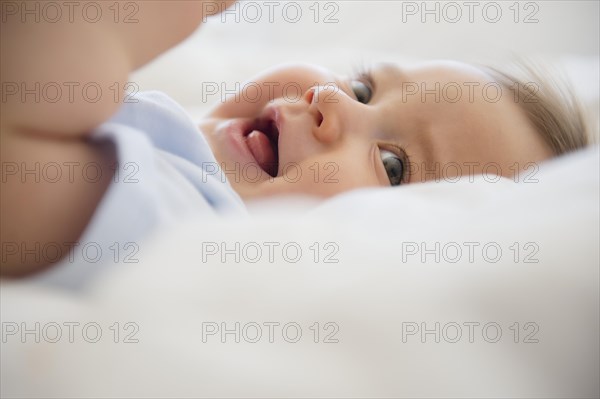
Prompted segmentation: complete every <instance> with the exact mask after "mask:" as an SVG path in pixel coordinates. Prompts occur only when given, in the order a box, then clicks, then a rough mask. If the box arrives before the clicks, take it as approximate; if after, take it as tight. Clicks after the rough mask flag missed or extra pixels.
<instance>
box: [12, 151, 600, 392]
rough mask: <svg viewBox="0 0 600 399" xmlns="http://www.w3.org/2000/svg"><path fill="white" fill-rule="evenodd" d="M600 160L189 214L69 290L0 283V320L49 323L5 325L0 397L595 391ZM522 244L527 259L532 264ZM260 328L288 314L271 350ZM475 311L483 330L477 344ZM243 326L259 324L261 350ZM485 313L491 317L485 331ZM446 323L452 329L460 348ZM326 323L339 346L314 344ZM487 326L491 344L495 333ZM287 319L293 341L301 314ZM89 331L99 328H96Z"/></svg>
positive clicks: (251, 328)
mask: <svg viewBox="0 0 600 399" xmlns="http://www.w3.org/2000/svg"><path fill="white" fill-rule="evenodd" d="M598 171H599V157H598V147H595V148H592V149H590V150H588V151H586V152H582V153H579V154H576V155H574V156H571V157H565V158H563V159H559V160H557V161H554V162H551V163H548V164H546V165H543V166H542V168H541V170H540V171H539V173H538V174H537V175H536V178H537V179H538V180H539V182H538V183H534V184H525V183H520V184H515V183H513V182H510V181H507V180H502V181H501V182H499V183H489V182H486V180H485V179H482V178H480V179H477V180H475V181H474V182H469V180H468V179H467V180H463V181H462V182H460V183H456V184H452V183H448V182H445V183H442V182H441V183H435V182H433V183H429V184H422V185H414V186H410V187H406V188H401V189H398V190H364V191H362V192H354V193H349V194H347V195H343V196H340V197H337V198H335V199H333V200H330V201H328V202H326V203H325V204H323V205H322V206H320V207H318V208H317V209H315V210H313V211H312V212H311V213H310V216H308V217H307V216H306V215H305V213H301V214H300V215H299V216H287V217H284V216H282V215H283V214H284V213H285V212H283V211H284V210H285V211H286V212H289V211H290V208H293V207H291V206H287V207H285V209H283V210H281V209H280V210H281V211H282V212H283V213H279V216H278V217H277V218H274V217H273V218H266V217H262V218H258V217H256V218H249V219H247V220H230V221H226V222H223V223H220V224H214V223H212V222H209V223H206V222H204V221H203V220H191V221H190V222H189V224H187V225H186V226H180V228H178V229H175V230H174V231H169V232H165V233H164V234H161V235H159V236H158V237H155V238H154V239H153V240H151V241H149V242H142V243H139V247H140V252H139V253H138V254H137V255H136V256H135V258H137V259H139V261H140V262H139V263H137V264H131V263H128V264H125V263H124V264H122V265H120V266H121V267H118V268H113V270H114V272H111V273H110V274H107V275H105V278H104V279H102V280H99V281H98V282H97V284H96V285H95V286H94V288H93V289H92V290H91V291H90V292H87V293H83V294H82V296H79V297H70V296H68V295H66V294H64V293H61V292H50V291H45V290H43V289H40V288H39V287H37V288H36V287H34V286H30V285H29V284H28V283H27V282H21V283H7V282H2V285H1V288H2V289H1V299H2V300H1V311H2V313H1V314H2V322H3V328H5V326H7V324H6V323H7V322H12V323H17V324H19V327H21V325H20V323H23V322H24V323H26V324H25V326H26V327H28V328H30V329H31V328H33V326H34V324H33V323H34V322H35V321H38V322H40V323H41V324H40V341H41V342H40V343H35V342H33V341H34V335H32V334H29V335H26V336H25V339H24V341H25V343H22V342H21V341H22V336H21V335H20V334H21V331H19V332H18V333H16V334H14V335H6V336H5V337H4V338H5V340H6V343H4V342H3V343H2V364H1V365H2V374H1V376H2V381H1V382H2V395H3V396H7V397H35V396H59V397H83V396H86V397H89V396H102V397H105V396H106V397H117V396H118V397H124V396H138V397H139V396H143V397H147V396H152V397H162V396H169V397H232V396H244V397H280V396H286V397H287V396H292V397H306V396H320V397H329V396H336V397H340V396H341V397H360V396H369V397H373V396H394V397H432V396H444V397H452V396H454V397H469V396H471V397H507V396H518V397H540V396H541V397H597V396H598V394H599V387H598V379H597V376H598V373H599V371H600V370H599V366H598V358H599V347H598V334H599V331H598V321H599V317H598V315H599V305H598V304H599V294H598V278H599V266H598V264H599V253H598V241H599V238H600V237H599V233H598V226H599V223H600V219H599V211H598V203H599V172H598ZM203 242H204V243H205V244H204V246H203V245H202V243H203ZM208 242H214V243H217V245H219V244H220V243H221V242H225V243H226V245H227V246H228V247H227V248H234V247H235V243H236V242H239V243H240V248H243V247H244V245H248V244H249V243H256V244H257V245H258V246H262V247H263V248H264V244H263V243H264V242H278V243H280V246H279V247H277V248H282V247H283V245H285V244H286V243H296V244H297V245H298V246H299V247H300V248H301V249H302V251H303V255H302V256H301V257H300V259H299V261H298V262H297V263H291V261H286V260H285V259H284V258H283V256H282V254H281V252H279V251H278V250H277V251H275V259H274V261H273V262H272V263H271V262H270V261H269V258H268V255H267V253H266V252H265V253H264V254H263V257H262V258H261V260H260V261H258V262H257V263H251V262H250V261H251V260H252V259H251V258H254V257H255V254H256V253H255V252H246V255H245V257H244V253H243V251H240V257H241V259H240V260H239V263H238V262H236V260H235V259H234V256H233V255H231V254H230V255H228V256H226V259H225V262H222V261H221V258H220V256H219V254H217V255H210V254H209V252H207V249H213V247H210V248H209V247H207V246H206V245H207V244H206V243H208ZM314 242H317V243H319V246H320V248H321V252H320V254H319V261H318V262H315V259H314V251H312V250H311V249H310V246H311V245H313V243H314ZM412 242H415V243H417V244H419V243H421V242H425V243H426V244H425V245H427V248H434V247H435V243H436V242H439V243H440V245H441V248H443V246H444V245H447V244H449V243H457V244H459V246H463V244H462V243H464V242H477V243H479V244H480V246H479V247H476V248H482V247H483V245H485V244H487V243H496V244H494V245H498V246H499V247H500V248H501V249H502V251H503V254H502V256H500V258H499V260H498V261H497V262H495V263H492V258H494V257H496V255H495V252H494V251H492V250H490V252H489V253H487V256H488V257H487V258H486V257H485V256H484V255H483V254H482V253H481V251H479V250H476V251H475V252H474V261H473V262H471V261H470V259H469V257H468V255H467V253H464V254H463V256H462V257H461V258H460V259H459V260H458V261H457V262H456V263H452V261H453V258H454V257H455V253H451V252H446V253H445V255H444V253H443V251H441V252H440V257H441V259H440V262H439V263H438V262H436V260H435V259H434V256H432V255H428V256H426V259H425V262H423V261H422V260H421V258H420V256H414V255H410V254H409V252H410V251H409V252H407V251H406V250H407V247H406V245H407V243H412ZM515 242H517V243H518V245H519V248H520V254H519V257H518V262H515V259H514V256H515V253H514V251H512V250H511V249H510V247H511V245H513V243H515ZM326 243H333V244H334V246H333V248H334V249H335V248H337V249H338V252H337V253H336V254H335V255H334V256H333V258H331V259H337V260H338V263H325V262H324V255H325V254H329V253H330V252H331V249H329V250H328V251H325V249H324V245H325V244H326ZM403 243H404V247H403ZM527 243H533V244H534V249H535V248H537V249H538V251H537V252H536V253H535V254H533V255H532V256H531V257H530V258H529V260H538V263H525V262H524V261H525V255H527V254H531V252H532V249H531V248H529V249H527V248H525V245H526V244H527ZM271 245H274V244H271ZM471 245H474V244H471ZM247 248H248V251H250V249H251V247H247ZM411 248H412V247H411ZM447 248H450V247H447ZM474 248H475V247H474ZM490 248H491V247H490ZM408 249H410V248H408ZM403 254H404V255H403ZM203 256H204V257H205V259H204V260H205V261H206V262H205V263H203V262H202V261H203ZM288 256H289V257H290V258H293V257H295V256H296V255H295V254H294V252H293V251H290V252H289V253H288ZM403 256H405V261H403ZM87 266H89V265H87ZM94 267H96V266H94ZM69 321H70V322H78V323H80V325H79V326H78V327H77V329H76V330H75V334H74V342H73V343H69V342H68V339H67V338H68V336H67V332H68V329H67V327H62V332H63V336H62V338H61V340H60V341H59V342H58V343H50V342H48V339H47V338H51V339H52V338H53V337H54V336H55V333H54V332H53V331H54V330H52V328H54V327H52V326H53V325H50V324H49V323H52V322H55V323H58V324H59V325H62V326H64V324H63V323H64V322H69ZM89 322H95V323H98V326H99V327H100V328H101V330H102V333H103V335H102V337H101V339H100V340H99V342H98V343H88V342H86V340H85V339H84V338H83V336H82V331H81V328H82V327H83V326H84V325H85V324H86V323H89ZM115 322H119V323H120V325H119V328H118V330H119V331H120V335H119V337H118V339H117V341H118V342H119V343H114V342H113V341H114V331H113V330H111V329H110V327H111V326H113V329H114V328H115V327H114V323H115ZM127 322H131V323H135V326H138V327H139V331H137V333H136V334H135V335H133V338H136V339H138V340H139V342H138V343H123V340H124V339H125V336H126V333H132V332H134V327H135V326H134V325H129V326H128V328H127V329H125V323H127ZM235 322H239V323H240V337H239V339H240V343H236V342H235V336H234V335H232V334H229V335H225V337H224V338H223V339H224V341H225V343H223V342H222V339H221V335H219V334H217V335H207V336H205V337H204V338H205V339H204V341H205V342H203V335H202V332H203V327H204V328H205V332H206V331H208V330H206V329H207V328H209V327H214V326H215V324H211V323H216V325H218V326H219V328H220V327H221V324H220V323H226V325H225V327H227V328H230V329H233V328H234V327H235ZM265 322H267V323H268V322H277V323H280V324H279V325H278V326H275V327H274V328H275V330H274V333H275V334H274V338H273V341H274V342H272V343H271V342H269V339H268V332H269V330H268V325H265V324H264V323H265ZM315 322H318V323H319V327H318V329H319V331H320V335H319V337H318V343H315V342H314V339H315V337H314V331H313V330H311V329H310V327H311V326H313V329H314V328H316V327H314V323H315ZM328 322H330V323H335V324H331V325H328V326H327V328H325V323H328ZM436 322H439V323H440V330H439V331H440V332H439V341H440V342H439V343H436V342H435V335H433V334H429V335H425V336H424V337H423V336H421V335H419V334H416V335H406V334H408V333H409V332H411V331H412V330H411V328H413V327H415V326H418V327H419V328H420V329H421V327H422V325H421V323H426V324H425V327H426V328H429V329H434V328H435V323H436ZM470 322H473V323H479V325H474V324H472V325H473V326H474V327H473V328H474V330H473V331H474V334H473V338H472V340H473V342H470V340H469V330H468V328H469V327H468V326H469V324H465V323H470ZM515 322H517V323H519V325H518V329H519V331H520V333H519V335H518V337H517V338H515V332H514V328H515V325H514V323H515ZM203 323H209V324H203ZM248 323H257V324H258V325H259V326H261V329H262V334H263V335H262V337H261V339H259V340H258V342H256V343H251V342H250V341H252V340H253V339H254V338H255V335H256V334H255V333H256V329H255V325H254V324H248ZM286 323H298V325H299V326H300V328H301V329H302V336H301V338H300V340H299V341H298V342H297V343H289V342H287V341H286V339H285V338H284V337H283V335H282V330H281V329H282V327H283V326H284V325H285V324H286ZM413 323H416V324H413ZM454 323H456V324H454ZM487 323H497V324H488V325H487V327H486V328H487V329H486V334H485V336H484V335H483V334H484V333H483V326H484V325H486V324H487ZM526 323H534V324H527V325H526ZM457 325H458V326H460V328H461V332H462V336H461V337H460V338H459V339H458V342H456V343H453V342H452V341H454V340H456V338H457V337H456V332H457V331H458V330H457V329H456V326H457ZM336 326H337V327H338V328H339V330H337V332H336V334H335V335H334V336H333V338H335V339H338V340H339V342H338V343H324V342H322V341H323V340H324V339H325V336H326V334H328V333H332V332H334V331H335V328H336ZM511 326H513V330H511ZM244 327H245V330H244ZM497 327H499V328H500V329H501V331H502V336H501V337H499V338H498V339H499V341H498V342H496V343H491V342H488V341H494V339H495V335H496V331H497V330H496V329H497ZM44 328H46V333H44V331H43V330H44ZM88 328H90V327H88ZM287 328H288V330H287V333H288V334H287V335H286V337H287V338H288V339H289V340H293V339H294V337H295V330H294V325H290V326H288V327H287ZM403 329H404V333H405V337H404V340H403V335H402V334H403ZM244 332H245V333H244ZM87 333H88V335H87V337H88V338H92V339H93V338H94V336H95V329H93V328H91V329H89V330H88V331H87ZM44 334H45V335H44ZM529 334H533V335H531V336H530V335H529ZM45 336H46V339H44V337H45ZM526 337H529V339H534V340H535V339H537V340H538V342H537V343H532V342H530V343H525V342H524V340H526ZM130 338H131V337H130ZM330 338H331V337H330ZM515 339H516V340H517V342H518V343H515V342H514V340H515ZM423 341H424V342H423ZM33 381H35V383H32V382H33Z"/></svg>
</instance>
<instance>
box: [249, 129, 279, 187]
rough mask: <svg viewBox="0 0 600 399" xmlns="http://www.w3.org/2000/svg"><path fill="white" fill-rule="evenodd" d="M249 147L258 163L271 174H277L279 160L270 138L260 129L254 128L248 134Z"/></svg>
mask: <svg viewBox="0 0 600 399" xmlns="http://www.w3.org/2000/svg"><path fill="white" fill-rule="evenodd" d="M246 140H247V143H248V148H250V152H252V155H253V156H254V159H256V162H258V165H259V166H260V167H261V168H262V169H263V170H264V171H265V172H267V173H268V174H269V175H271V176H276V175H277V170H276V169H277V160H276V159H275V153H274V152H273V147H272V145H271V141H270V140H269V138H268V137H267V136H266V135H265V134H264V133H263V132H261V131H259V130H253V131H252V132H251V133H250V134H249V135H248V136H246Z"/></svg>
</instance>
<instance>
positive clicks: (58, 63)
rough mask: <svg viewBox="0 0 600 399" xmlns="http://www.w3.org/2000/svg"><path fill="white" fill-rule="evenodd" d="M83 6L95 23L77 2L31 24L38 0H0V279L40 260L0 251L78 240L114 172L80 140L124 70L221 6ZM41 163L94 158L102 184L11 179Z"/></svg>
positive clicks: (110, 158)
mask: <svg viewBox="0 0 600 399" xmlns="http://www.w3.org/2000/svg"><path fill="white" fill-rule="evenodd" d="M87 3H95V4H96V5H100V6H101V7H102V9H101V14H102V18H101V19H100V20H99V21H97V22H91V20H90V19H89V16H90V15H94V14H92V13H91V11H90V12H89V13H88V14H86V16H87V18H84V17H83V15H84V14H82V10H83V9H84V8H85V7H86V2H77V4H78V6H77V7H75V8H74V9H73V11H74V12H73V13H72V14H70V13H69V12H68V10H67V9H63V13H62V18H60V19H59V20H58V21H57V22H49V21H47V20H45V18H44V17H43V15H42V18H40V19H39V21H36V15H35V10H36V7H37V8H38V9H39V8H40V7H43V6H44V2H39V1H29V2H28V1H26V2H4V1H2V2H0V7H2V10H1V12H2V23H1V31H0V38H1V39H0V40H1V42H0V45H1V57H0V80H1V85H2V86H1V97H2V103H1V110H0V158H1V163H2V190H1V193H0V220H1V222H0V235H1V241H2V254H3V255H2V261H1V263H0V266H1V267H0V273H1V274H2V275H14V274H23V273H26V272H29V271H32V270H36V269H38V268H39V267H41V266H43V265H44V264H45V263H46V261H45V260H44V259H43V257H42V259H39V258H38V259H36V257H35V256H30V255H25V256H16V257H12V258H8V257H7V256H6V253H7V249H10V250H11V252H12V250H13V249H14V246H15V245H16V246H18V247H20V246H24V248H26V249H32V248H36V246H37V245H41V246H43V245H45V244H47V243H50V242H52V243H58V244H60V245H62V244H63V243H68V242H74V241H76V240H77V239H78V237H79V236H80V234H81V233H82V231H83V229H84V228H85V226H86V225H87V223H88V221H89V218H90V217H91V215H92V213H93V211H94V209H95V207H96V206H97V204H98V202H99V201H100V199H101V197H102V195H103V194H104V192H105V190H106V187H107V186H108V184H109V183H110V179H111V177H112V174H113V169H112V168H113V167H114V154H113V151H112V149H111V148H107V147H106V146H104V147H102V146H99V145H93V144H91V143H90V142H89V141H87V140H86V138H87V136H88V135H89V134H90V132H91V131H92V129H93V128H94V127H96V126H98V125H99V124H101V123H102V122H104V121H106V120H107V119H108V118H110V116H111V115H113V114H114V113H115V112H116V111H117V110H118V108H119V106H120V103H121V99H122V96H123V91H124V89H125V87H126V84H127V79H128V75H129V73H130V72H131V71H133V70H134V69H136V68H138V67H140V66H142V65H144V64H146V63H147V62H149V61H150V60H152V59H153V58H154V57H156V56H157V55H159V54H160V53H162V52H164V51H165V50H167V49H168V48H170V47H172V46H174V45H175V44H177V43H178V42H180V41H181V40H183V39H184V38H185V37H187V36H188V35H189V34H190V33H191V32H193V31H194V30H195V28H196V27H197V26H198V24H200V23H201V21H202V20H203V19H204V16H205V14H206V15H208V14H210V13H214V12H216V11H219V10H220V9H221V8H222V7H224V6H226V5H228V4H230V3H231V1H229V2H219V3H215V2H204V1H136V2H131V1H127V2H120V3H118V6H119V7H120V8H119V11H120V13H118V14H119V16H118V17H116V14H115V8H114V7H115V4H116V3H115V2H87ZM56 4H62V3H56ZM217 4H218V7H215V5H217ZM15 7H16V8H15ZM110 7H113V8H112V9H111V8H110ZM31 10H33V13H32V12H31ZM133 11H135V13H134V14H132V12H133ZM126 18H127V21H126V20H125V19H126ZM57 88H58V89H59V90H60V94H58V95H57V93H58V91H57ZM50 162H54V163H57V164H59V165H65V164H66V163H72V162H75V163H79V165H84V164H86V163H91V162H94V163H97V164H99V165H101V166H102V169H103V170H102V176H103V178H102V179H101V180H100V181H99V182H94V183H90V182H87V181H85V180H84V179H83V178H82V176H81V173H79V174H75V175H74V176H75V180H74V181H69V180H68V179H61V180H60V181H58V182H48V181H44V180H43V179H42V180H41V181H40V180H39V179H36V178H35V172H34V175H32V174H25V175H23V174H22V173H21V172H23V171H24V170H34V171H35V170H36V167H38V168H40V167H41V168H43V167H44V165H46V164H48V163H50ZM36 165H37V166H36ZM15 168H16V172H15ZM36 180H37V181H36ZM19 253H22V251H21V250H19Z"/></svg>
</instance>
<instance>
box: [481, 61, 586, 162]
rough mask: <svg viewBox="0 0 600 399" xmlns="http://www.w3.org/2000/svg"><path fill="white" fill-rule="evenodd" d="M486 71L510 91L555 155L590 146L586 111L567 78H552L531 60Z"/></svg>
mask: <svg viewBox="0 0 600 399" xmlns="http://www.w3.org/2000/svg"><path fill="white" fill-rule="evenodd" d="M485 69H486V70H487V72H488V73H489V74H490V75H492V77H493V78H494V79H495V80H496V81H497V82H498V83H499V84H501V85H503V86H504V87H506V88H508V89H509V90H510V92H511V95H513V98H514V101H516V102H517V103H518V104H519V106H520V107H521V109H523V110H524V111H525V114H526V115H527V118H528V119H529V120H530V121H531V123H532V125H533V126H534V127H535V129H536V130H537V131H538V132H539V133H540V134H541V135H542V137H543V138H544V141H545V142H546V143H547V144H548V145H549V146H550V148H551V149H552V151H553V152H554V154H555V155H561V154H565V153H568V152H571V151H575V150H578V149H581V148H584V147H586V146H587V145H588V144H589V143H590V136H589V132H588V127H587V123H586V119H585V116H584V111H583V108H582V106H581V104H580V102H579V101H578V99H577V97H576V96H575V94H574V93H573V89H572V88H571V86H570V85H569V84H568V83H567V82H566V79H564V78H557V77H556V76H552V73H550V72H549V71H547V70H545V71H542V69H541V68H540V67H539V66H534V65H533V64H532V63H531V62H527V61H517V62H514V63H513V64H511V65H510V66H508V67H503V68H502V69H500V68H496V67H490V66H488V67H485ZM509 71H510V72H509Z"/></svg>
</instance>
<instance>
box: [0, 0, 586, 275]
mask: <svg viewBox="0 0 600 399" xmlns="http://www.w3.org/2000/svg"><path fill="white" fill-rule="evenodd" d="M109 3H110V4H109ZM208 3H210V7H207V4H208ZM231 3H232V1H228V2H219V3H218V5H219V7H214V5H215V4H217V3H214V2H205V1H164V2H160V1H156V2H155V1H152V2H142V1H139V2H125V3H119V6H121V7H131V5H134V6H135V7H134V10H135V11H136V20H137V23H134V24H123V23H115V20H114V18H112V16H114V15H116V14H114V6H115V4H117V3H114V4H113V2H108V3H106V4H104V2H100V3H97V2H96V3H94V4H95V6H94V7H98V6H101V7H111V6H112V7H113V8H111V9H110V11H111V12H112V13H109V10H108V9H107V10H104V15H107V14H108V15H111V18H106V19H102V20H100V21H97V23H89V21H87V20H85V19H82V20H78V19H77V18H75V20H74V21H73V20H69V21H58V23H43V22H42V23H34V22H33V21H32V20H28V19H27V15H25V17H24V18H22V17H21V16H18V17H14V15H15V14H16V12H15V10H14V9H13V8H8V7H5V3H2V4H3V9H2V12H3V15H2V30H1V40H2V42H1V44H2V57H1V58H2V61H1V63H2V64H1V75H2V76H1V80H2V118H1V136H0V138H1V162H2V190H1V215H0V216H1V235H2V261H1V269H0V272H1V275H2V276H22V275H27V274H30V273H32V272H37V271H41V270H43V269H47V266H48V265H50V264H54V263H61V266H60V267H57V268H52V269H48V270H45V272H44V273H42V275H43V276H45V277H43V278H45V279H46V280H47V281H49V282H51V283H56V284H59V285H69V286H71V287H79V286H81V285H82V284H83V283H84V282H85V281H86V279H89V275H90V274H91V273H94V272H96V271H97V270H98V268H90V267H82V266H81V264H82V262H81V261H82V259H83V261H85V262H87V263H90V259H91V255H90V254H89V251H87V250H86V251H80V250H77V251H74V250H73V249H74V248H77V249H81V248H88V249H89V245H90V243H93V244H94V246H93V249H94V250H95V253H96V254H97V253H101V254H102V253H104V256H103V257H102V256H100V257H94V258H93V261H91V262H92V263H96V262H98V261H99V260H104V261H105V260H107V258H108V259H112V255H114V254H115V253H116V252H115V248H114V245H115V244H117V243H120V245H123V243H132V242H135V241H136V240H138V239H141V238H143V237H145V236H146V235H147V234H148V233H149V232H150V231H153V230H155V229H156V228H157V227H158V226H161V225H163V224H164V223H168V222H171V221H174V220H180V219H181V218H182V217H185V216H186V215H190V214H198V212H201V213H202V214H203V215H206V217H207V218H210V217H213V216H214V215H215V214H216V213H223V212H225V213H234V214H235V213H236V212H237V213H240V214H242V213H243V212H244V211H245V208H244V206H243V201H247V200H251V199H255V198H261V197H265V196H272V195H281V194H302V195H311V196H317V197H329V196H332V195H335V194H338V193H341V192H344V191H348V190H352V189H355V188H359V187H387V186H398V185H405V184H411V183H414V182H419V181H426V180H432V179H437V178H439V176H440V174H442V173H443V174H444V175H445V176H446V177H456V176H462V175H466V174H471V175H472V174H477V173H482V172H489V173H495V174H498V175H502V176H506V177H510V176H512V175H513V174H514V173H516V172H518V171H519V170H520V169H523V168H525V167H527V166H528V165H530V164H532V163H537V162H541V161H543V160H545V159H548V158H551V157H553V156H556V155H559V154H562V153H565V152H568V151H572V150H575V149H578V148H582V147H584V146H585V145H586V143H587V138H586V137H587V136H586V132H585V128H584V125H583V119H582V117H581V115H580V113H579V111H578V109H577V107H576V106H575V105H574V104H572V103H570V102H568V101H566V100H564V99H563V97H561V95H560V93H555V92H554V91H553V90H551V87H548V85H543V84H542V83H541V82H539V81H538V84H532V83H526V82H534V81H536V80H535V79H533V80H518V79H516V78H513V77H511V76H509V75H507V74H504V73H501V72H499V71H496V70H494V69H491V68H485V67H475V66H472V65H468V64H463V63H458V62H447V61H444V62H430V63H425V64H422V65H417V66H413V67H404V68H402V67H399V66H397V65H393V64H376V65H374V66H373V67H372V68H371V69H369V70H366V71H363V72H360V73H358V74H357V75H356V76H353V77H350V78H347V77H342V76H338V75H336V74H334V73H332V72H331V71H328V70H326V69H323V68H320V67H318V66H314V65H286V66H281V67H277V68H274V69H271V70H269V71H266V72H265V73H263V74H261V75H260V76H258V77H256V78H254V79H252V80H251V82H253V84H255V85H259V86H260V87H263V88H265V87H266V88H268V89H269V90H261V91H260V93H262V94H261V95H260V97H259V98H256V97H251V98H250V97H249V96H232V97H231V98H230V99H228V100H227V101H224V102H222V103H220V104H217V106H216V107H215V108H213V109H212V111H211V112H210V113H209V114H208V115H207V117H206V118H205V119H203V120H202V122H201V123H200V129H199V130H198V127H197V126H195V125H194V124H193V123H192V122H191V120H190V119H189V117H188V116H187V115H186V114H185V113H184V112H183V110H182V109H181V108H180V107H179V106H178V105H177V104H176V103H174V102H173V101H172V100H170V99H169V98H168V97H166V96H165V95H163V94H161V93H156V92H152V93H141V94H139V95H136V96H124V91H125V90H126V89H127V84H126V82H127V77H128V74H129V73H130V72H131V71H133V70H135V69H137V68H139V67H140V66H142V65H144V64H146V63H147V62H149V61H150V60H152V59H153V58H155V57H156V56H158V55H159V54H161V53H162V52H164V51H165V50H167V49H168V48H170V47H172V46H174V45H175V44H177V43H178V42H179V41H181V40H183V39H184V38H185V37H186V36H188V35H189V34H190V33H191V32H192V31H193V30H194V29H195V28H196V27H197V26H198V25H199V24H200V22H201V21H202V20H203V18H204V17H205V16H206V15H209V14H211V13H215V12H218V11H222V10H223V9H224V8H225V7H227V6H228V5H230V4H231ZM15 4H16V3H15ZM21 4H22V6H23V7H25V6H26V5H27V4H29V3H27V2H25V3H21ZM31 4H32V5H31V7H35V4H37V6H38V7H39V4H40V3H39V2H35V3H34V2H32V3H31ZM99 4H101V5H99ZM107 60H110V62H109V61H107ZM530 72H531V71H530ZM533 78H535V76H533ZM290 87H291V88H292V89H291V91H290ZM56 93H61V94H62V95H57V94H56ZM98 93H103V95H98ZM78 94H79V97H78ZM115 98H116V99H117V100H118V101H115ZM490 165H492V166H493V169H491V170H490V169H489V166H490ZM40 176H41V178H40ZM131 183H133V184H131ZM109 248H110V251H109V250H108V249H109ZM119 248H120V247H119ZM119 248H117V250H118V249H119ZM120 249H122V250H125V249H127V248H120ZM103 250H104V251H103ZM73 253H77V254H78V255H73ZM115 258H116V257H115ZM117 260H122V259H117ZM54 269H58V270H54Z"/></svg>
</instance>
